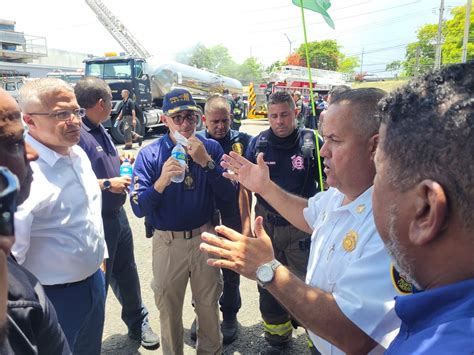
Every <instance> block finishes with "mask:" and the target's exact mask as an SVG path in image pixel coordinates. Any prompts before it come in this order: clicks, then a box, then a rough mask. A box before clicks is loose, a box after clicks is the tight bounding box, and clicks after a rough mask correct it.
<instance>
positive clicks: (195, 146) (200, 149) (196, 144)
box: [186, 136, 212, 167]
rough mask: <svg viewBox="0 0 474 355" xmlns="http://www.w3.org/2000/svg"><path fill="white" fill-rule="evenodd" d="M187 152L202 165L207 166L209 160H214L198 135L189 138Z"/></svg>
mask: <svg viewBox="0 0 474 355" xmlns="http://www.w3.org/2000/svg"><path fill="white" fill-rule="evenodd" d="M186 151H187V153H188V154H189V155H190V156H191V158H193V160H194V161H195V162H196V164H199V165H201V166H202V167H204V166H206V164H207V162H208V161H210V160H212V158H211V156H210V155H209V153H208V152H207V150H206V147H205V146H204V143H203V142H202V141H201V140H200V139H199V138H196V137H194V136H193V137H191V138H189V139H188V146H187V147H186Z"/></svg>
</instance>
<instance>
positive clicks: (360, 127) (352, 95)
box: [331, 88, 386, 138]
mask: <svg viewBox="0 0 474 355" xmlns="http://www.w3.org/2000/svg"><path fill="white" fill-rule="evenodd" d="M385 94H386V92H385V91H383V90H381V89H377V88H361V89H354V90H346V91H344V92H341V93H339V94H338V95H337V96H334V100H333V101H331V105H344V104H350V105H351V113H352V119H353V121H354V127H355V129H356V132H355V133H357V134H359V136H361V137H364V138H369V137H372V136H373V135H374V134H377V133H378V131H379V128H380V117H379V116H378V115H377V113H378V111H377V104H378V102H379V101H380V100H381V99H382V98H383V97H384V96H385Z"/></svg>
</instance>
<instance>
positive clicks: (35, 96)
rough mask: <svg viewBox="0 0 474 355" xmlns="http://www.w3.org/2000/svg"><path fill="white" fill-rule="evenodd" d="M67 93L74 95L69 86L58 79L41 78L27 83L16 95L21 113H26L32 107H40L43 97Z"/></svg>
mask: <svg viewBox="0 0 474 355" xmlns="http://www.w3.org/2000/svg"><path fill="white" fill-rule="evenodd" d="M60 91H68V92H70V93H72V94H74V90H73V88H72V86H71V85H69V84H68V83H66V82H65V81H64V80H61V79H58V78H41V79H35V80H32V81H29V82H27V83H26V84H25V85H23V86H22V87H21V89H20V91H19V94H18V104H19V105H20V108H21V110H22V111H23V113H27V112H28V111H29V110H30V108H31V107H32V106H37V105H42V104H43V100H44V97H45V95H51V93H54V92H60Z"/></svg>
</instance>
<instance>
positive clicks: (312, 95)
mask: <svg viewBox="0 0 474 355" xmlns="http://www.w3.org/2000/svg"><path fill="white" fill-rule="evenodd" d="M300 8H301V19H302V21H303V33H304V49H305V54H306V66H307V68H308V79H309V97H310V101H311V114H312V116H313V117H314V119H316V107H315V106H314V94H313V80H312V78H311V65H310V63H309V52H308V39H307V36H306V22H305V19H304V8H303V0H300ZM314 136H315V138H316V139H315V140H316V156H317V160H318V171H319V188H320V190H321V191H324V184H323V173H322V164H321V154H320V147H319V132H318V127H317V126H316V129H315V130H314Z"/></svg>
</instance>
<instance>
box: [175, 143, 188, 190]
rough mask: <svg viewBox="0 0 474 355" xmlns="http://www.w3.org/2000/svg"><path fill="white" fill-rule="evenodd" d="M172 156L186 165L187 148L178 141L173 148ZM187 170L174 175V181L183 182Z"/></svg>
mask: <svg viewBox="0 0 474 355" xmlns="http://www.w3.org/2000/svg"><path fill="white" fill-rule="evenodd" d="M171 156H172V157H173V158H175V159H176V160H177V161H178V162H179V163H180V164H181V165H182V166H183V167H186V150H184V147H183V146H182V145H181V144H180V143H176V145H175V146H174V148H173V150H172V151H171ZM184 175H185V172H184V171H183V173H182V174H180V175H178V176H173V177H172V178H171V181H172V182H174V183H178V184H179V183H182V182H183V180H184Z"/></svg>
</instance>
